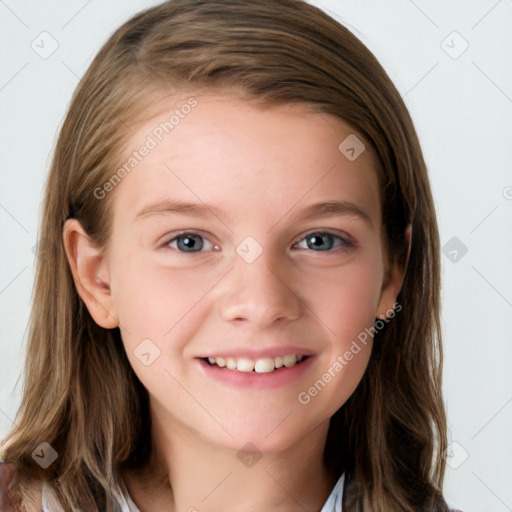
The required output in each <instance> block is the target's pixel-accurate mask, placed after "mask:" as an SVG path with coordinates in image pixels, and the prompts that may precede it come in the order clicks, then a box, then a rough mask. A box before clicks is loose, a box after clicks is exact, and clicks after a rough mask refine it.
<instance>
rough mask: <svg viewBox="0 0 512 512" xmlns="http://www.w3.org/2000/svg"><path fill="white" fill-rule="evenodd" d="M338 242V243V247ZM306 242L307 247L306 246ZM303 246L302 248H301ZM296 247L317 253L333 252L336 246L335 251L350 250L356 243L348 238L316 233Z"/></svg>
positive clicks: (320, 232)
mask: <svg viewBox="0 0 512 512" xmlns="http://www.w3.org/2000/svg"><path fill="white" fill-rule="evenodd" d="M336 241H338V243H337V245H336ZM304 242H305V244H306V246H304ZM301 244H302V246H301ZM294 245H299V246H301V247H300V248H301V249H313V250H315V252H316V251H330V252H335V251H332V250H331V249H333V247H334V246H335V245H336V248H335V250H342V251H343V250H348V249H351V248H353V247H355V243H354V242H352V240H349V239H348V238H344V237H341V236H338V235H334V234H333V233H328V232H325V231H314V232H312V233H309V234H307V235H306V236H305V237H304V238H303V239H302V240H300V241H299V242H297V243H296V244H294Z"/></svg>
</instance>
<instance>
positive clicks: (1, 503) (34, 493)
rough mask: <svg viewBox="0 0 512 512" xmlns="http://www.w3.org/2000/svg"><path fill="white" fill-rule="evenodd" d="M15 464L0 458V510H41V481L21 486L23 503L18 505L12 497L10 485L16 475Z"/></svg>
mask: <svg viewBox="0 0 512 512" xmlns="http://www.w3.org/2000/svg"><path fill="white" fill-rule="evenodd" d="M17 476H18V475H17V469H16V466H15V465H14V464H12V463H10V462H3V461H1V460H0V510H1V511H2V512H41V510H42V485H41V483H37V482H35V483H31V484H29V485H26V484H24V485H23V486H22V493H23V504H22V506H20V505H19V504H18V503H17V502H16V500H15V499H14V497H13V494H12V492H11V487H12V485H13V483H14V481H15V480H16V477H17Z"/></svg>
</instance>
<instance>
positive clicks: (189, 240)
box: [178, 235, 202, 250]
mask: <svg viewBox="0 0 512 512" xmlns="http://www.w3.org/2000/svg"><path fill="white" fill-rule="evenodd" d="M178 246H180V249H198V250H201V246H202V244H201V243H200V242H198V240H197V236H196V235H184V236H182V238H181V239H179V240H178Z"/></svg>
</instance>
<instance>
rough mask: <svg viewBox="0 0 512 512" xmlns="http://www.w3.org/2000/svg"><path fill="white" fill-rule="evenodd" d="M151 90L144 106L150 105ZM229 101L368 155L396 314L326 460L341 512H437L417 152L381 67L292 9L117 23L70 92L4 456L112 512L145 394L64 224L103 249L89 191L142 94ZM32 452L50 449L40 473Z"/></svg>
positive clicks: (173, 7)
mask: <svg viewBox="0 0 512 512" xmlns="http://www.w3.org/2000/svg"><path fill="white" fill-rule="evenodd" d="M148 90H151V91H152V94H148V93H147V92H148ZM183 91H190V92H191V93H192V92H194V94H199V93H200V92H208V91H212V92H215V91H230V94H239V95H240V97H242V98H243V99H244V100H246V101H253V102H258V103H260V104H261V105H270V106H271V105H280V104H289V103H295V102H297V103H301V104H307V105H309V107H310V108H311V109H312V110H313V111H315V112H318V113H330V114H333V115H336V116H339V117H340V118H341V119H342V120H344V121H345V122H346V123H348V124H349V126H351V127H352V128H353V129H354V131H355V132H356V133H357V134H359V135H360V137H361V138H362V139H363V140H364V141H365V143H367V144H368V148H369V149H370V150H371V151H372V152H373V154H374V156H375V160H376V162H377V163H376V166H375V167H376V172H377V174H378V178H379V182H380V187H381V199H382V202H381V204H382V205H383V212H382V214H383V223H384V228H385V234H386V245H387V251H388V255H389V257H390V258H391V259H396V260H397V261H398V262H400V263H401V264H403V265H405V264H406V258H407V254H406V253H407V251H406V248H405V246H406V244H405V242H404V232H405V229H406V227H407V226H408V225H410V224H412V242H411V250H410V255H409V260H408V264H407V272H406V275H405V279H404V282H403V286H402V288H401V291H400V293H399V295H398V298H397V302H398V303H399V304H400V305H401V307H402V310H401V311H400V313H399V314H397V315H396V316H395V317H394V318H393V319H392V321H390V322H389V323H387V324H386V326H385V328H384V329H381V330H379V331H378V332H377V334H376V335H375V343H374V348H373V352H372V355H371V358H370V361H369V364H368V367H367V370H366V372H365V374H364V376H363V378H362V380H361V382H360V384H359V386H358V387H357V389H356V390H355V392H354V393H353V395H352V396H351V397H350V398H349V400H348V401H347V402H346V403H345V404H344V405H343V406H342V407H341V408H340V410H339V411H338V412H337V413H336V414H335V415H334V416H333V417H332V419H331V425H330V429H329V434H328V438H327V443H326V447H325V462H326V464H328V465H329V466H330V467H331V468H333V469H334V470H335V471H336V472H337V473H338V474H341V473H342V472H345V475H346V500H345V506H346V507H347V509H348V510H350V511H351V512H352V511H354V512H356V511H357V512H362V511H363V510H364V511H366V512H383V511H390V510H393V511H398V510H400V511H402V510H403V511H413V510H414V511H415V510H422V511H445V510H448V508H447V506H446V503H445V501H444V499H443V496H442V483H443V477H444V471H445V461H444V459H443V457H442V454H443V452H444V451H445V449H446V443H447V440H446V436H447V434H446V417H445V410H444V404H443V400H442V395H441V375H442V346H441V331H440V254H439V235H438V227H437V221H436V215H435V211H434V205H433V200H432V195H431V190H430V185H429V181H428V175H427V169H426V166H425V162H424V160H423V156H422V152H421V148H420V145H419V142H418V138H417V135H416V132H415V129H414V126H413V123H412V120H411V118H410V116H409V113H408V111H407V109H406V107H405V105H404V102H403V101H402V98H401V96H400V94H399V93H398V91H397V90H396V88H395V87H394V85H393V84H392V82H391V80H390V79H389V77H388V76H387V74H386V72H385V71H384V70H383V68H382V67H381V65H380V64H379V63H378V61H377V60H376V58H375V57H374V55H373V54H372V53H371V52H370V51H369V50H368V49H367V48H366V47H365V46H364V45H363V44H362V43H361V42H360V41H359V40H358V39H357V38H356V37H354V36H353V35H352V34H351V32H350V31H349V30H348V29H346V28H345V27H343V26H342V25H340V24H339V23H338V22H337V21H335V20H334V19H332V18H331V17H329V16H328V15H327V14H326V13H324V12H323V11H322V10H320V9H318V8H316V7H314V6H312V5H309V4H307V3H306V2H304V1H301V0H251V1H250V2H240V0H209V1H205V0H173V1H169V2H166V3H164V4H162V5H159V6H157V7H154V8H150V9H148V10H146V11H144V12H142V13H139V14H138V15H136V16H134V17H133V18H132V19H130V20H129V21H127V22H126V23H125V24H124V25H123V26H121V27H120V28H119V29H118V30H117V31H116V32H115V33H114V34H113V35H112V36H111V38H110V39H109V40H108V41H107V43H106V44H105V45H104V46H103V48H102V49H101V51H100V52H99V54H98V55H97V57H96V58H95V59H94V61H93V62H92V64H91V66H90V67H89V69H88V71H87V72H86V74H85V76H84V77H83V79H82V81H81V83H80V84H79V86H78V88H77V90H76V91H75V94H74V96H73V99H72V102H71V105H70V108H69V112H68V114H67V117H66V119H65V121H64V124H63V126H62V129H61V132H60V135H59V138H58V142H57V145H56V149H55V153H54V157H53V162H52V166H51V169H50V173H49V177H48V181H47V185H46V190H45V200H44V204H43V211H42V222H41V228H40V245H39V251H40V253H41V254H42V257H40V258H38V260H37V268H36V279H35V288H34V294H33V305H32V310H31V317H30V326H29V337H28V347H27V355H26V363H25V368H24V384H23V398H22V403H21V406H20V408H19V410H18V413H17V416H16V420H15V426H13V428H12V430H11V432H10V433H9V434H8V436H7V438H6V439H5V441H4V442H5V443H6V445H5V446H6V447H5V449H4V452H3V458H4V460H6V461H9V462H13V463H15V464H16V467H17V468H18V469H19V475H20V477H19V478H18V480H17V485H16V486H15V489H16V493H17V494H16V495H17V496H18V497H19V498H20V499H23V497H24V493H25V490H26V488H27V486H28V485H29V483H30V482H32V481H46V482H49V483H50V484H51V485H52V487H53V488H54V489H55V491H56V493H57V496H58V498H59V499H60V500H61V502H62V504H63V505H65V509H66V510H72V511H79V510H81V511H83V510H88V511H95V510H98V511H102V512H103V511H109V512H110V511H119V510H120V508H119V505H118V503H117V501H116V498H117V495H116V490H117V489H118V484H120V481H121V479H120V474H121V473H120V471H121V469H123V468H125V467H134V466H137V465H141V464H144V463H145V462H146V461H147V457H148V447H149V446H150V439H149V438H148V435H149V434H148V432H150V428H149V423H150V418H149V410H148V394H147V391H146V390H145V388H144V387H143V386H142V384H141V383H140V381H139V380H138V378H137V377H136V375H135V374H134V372H133V370H132V368H131V366H130V364H129V362H128V360H127V357H126V355H125V352H124V348H123V344H122V340H121V338H120V333H119V330H118V329H117V328H116V329H111V330H107V329H103V328H101V327H99V326H98V325H97V324H96V323H95V322H94V321H93V320H92V318H91V316H90V315H89V313H88V310H87V308H86V307H85V305H84V303H83V302H82V300H81V298H80V297H79V295H78V294H77V291H76V289H75V286H74V283H73V279H72V275H71V272H70V268H69V265H68V262H67V259H66V255H65V251H64V247H63V243H62V228H63V223H64V222H65V220H66V219H67V218H68V217H69V216H73V217H76V218H78V219H79V220H80V221H81V223H82V225H83V227H84V229H85V230H86V231H87V232H88V234H89V235H90V236H91V238H92V239H93V240H94V241H96V242H97V243H98V245H100V246H103V245H105V244H106V243H107V242H108V240H109V236H110V229H111V224H110V219H111V214H110V212H111V207H112V200H113V197H114V196H115V194H114V193H111V194H108V195H107V196H106V197H105V198H104V199H103V200H98V199H97V197H96V196H95V194H94V193H93V191H94V190H95V189H96V188H97V187H101V186H102V185H103V184H104V183H105V182H107V181H108V180H109V179H110V178H111V176H112V175H113V172H114V171H115V169H117V168H118V167H117V166H118V165H120V162H121V161H122V152H123V151H122V150H123V143H124V142H125V141H126V139H127V136H128V133H129V131H130V127H133V126H134V123H136V122H138V121H139V120H142V119H143V118H144V116H146V117H147V116H148V108H150V104H149V102H148V101H149V100H148V98H149V97H152V98H154V95H153V94H154V93H158V94H161V95H165V94H167V95H169V94H174V93H175V92H179V93H182V92H183ZM41 442H47V443H49V444H50V445H51V446H52V447H53V449H55V450H56V451H57V453H58V457H57V459H56V460H55V462H54V463H53V464H52V465H50V466H49V467H48V468H47V469H42V468H41V467H39V465H38V464H36V463H35V462H34V460H33V458H32V452H33V451H34V450H35V448H36V447H38V446H39V445H40V443H41Z"/></svg>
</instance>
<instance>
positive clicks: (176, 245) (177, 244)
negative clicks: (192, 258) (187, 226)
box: [163, 231, 218, 253]
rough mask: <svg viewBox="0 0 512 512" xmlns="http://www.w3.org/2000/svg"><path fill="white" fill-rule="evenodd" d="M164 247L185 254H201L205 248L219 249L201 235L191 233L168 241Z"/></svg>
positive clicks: (182, 234)
mask: <svg viewBox="0 0 512 512" xmlns="http://www.w3.org/2000/svg"><path fill="white" fill-rule="evenodd" d="M163 246H164V247H170V248H172V249H175V250H177V251H179V252H185V253H195V252H201V251H202V249H203V248H205V247H206V250H211V249H214V250H215V249H218V246H217V245H213V244H212V242H210V240H208V239H207V238H205V237H203V236H202V235H200V234H199V233H193V232H189V231H186V232H184V233H180V234H179V235H177V236H175V237H173V238H171V239H169V240H167V241H166V242H165V243H164V244H163Z"/></svg>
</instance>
